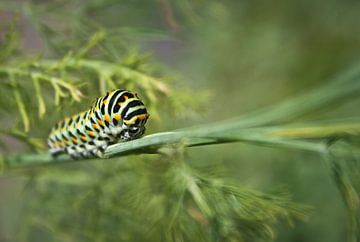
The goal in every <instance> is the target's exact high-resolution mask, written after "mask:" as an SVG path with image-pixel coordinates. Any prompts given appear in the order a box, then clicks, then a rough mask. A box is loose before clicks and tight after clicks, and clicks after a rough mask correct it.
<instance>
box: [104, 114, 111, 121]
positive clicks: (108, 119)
mask: <svg viewBox="0 0 360 242" xmlns="http://www.w3.org/2000/svg"><path fill="white" fill-rule="evenodd" d="M104 119H105V121H106V122H108V123H109V122H110V117H109V115H105V116H104Z"/></svg>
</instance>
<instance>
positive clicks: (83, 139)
mask: <svg viewBox="0 0 360 242" xmlns="http://www.w3.org/2000/svg"><path fill="white" fill-rule="evenodd" d="M79 137H80V139H81V140H82V141H84V142H86V141H87V139H86V137H85V136H84V135H80V136H79Z"/></svg>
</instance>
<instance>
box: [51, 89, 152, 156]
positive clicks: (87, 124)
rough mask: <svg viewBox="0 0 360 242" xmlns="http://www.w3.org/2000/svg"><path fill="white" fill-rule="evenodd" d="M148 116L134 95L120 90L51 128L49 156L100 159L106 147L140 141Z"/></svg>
mask: <svg viewBox="0 0 360 242" xmlns="http://www.w3.org/2000/svg"><path fill="white" fill-rule="evenodd" d="M148 117H149V114H148V113H147V110H146V108H145V106H144V104H143V102H141V101H140V99H139V98H138V96H137V95H136V94H133V93H131V92H129V91H126V90H123V89H118V90H115V91H112V92H108V93H107V94H106V95H105V96H103V97H100V98H97V99H96V101H95V103H94V105H92V106H91V107H90V109H89V110H87V111H85V112H82V113H79V114H76V115H73V116H71V117H70V118H66V119H65V120H63V121H60V122H59V123H57V124H56V125H55V126H54V127H53V129H52V130H51V132H50V135H49V138H48V146H49V151H50V154H51V155H52V156H53V157H56V156H57V155H59V154H62V153H67V154H69V155H70V156H71V157H72V158H74V159H79V158H89V157H94V156H98V157H102V155H103V152H104V150H105V149H106V147H107V146H109V145H111V144H114V143H116V142H118V141H119V140H120V141H128V140H133V139H137V138H140V137H141V136H142V135H143V134H144V132H145V123H146V121H147V119H148Z"/></svg>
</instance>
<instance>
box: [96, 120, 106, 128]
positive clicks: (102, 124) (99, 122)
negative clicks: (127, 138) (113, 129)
mask: <svg viewBox="0 0 360 242" xmlns="http://www.w3.org/2000/svg"><path fill="white" fill-rule="evenodd" d="M97 122H98V124H100V126H101V127H104V126H105V124H104V122H103V121H101V120H100V119H98V120H97Z"/></svg>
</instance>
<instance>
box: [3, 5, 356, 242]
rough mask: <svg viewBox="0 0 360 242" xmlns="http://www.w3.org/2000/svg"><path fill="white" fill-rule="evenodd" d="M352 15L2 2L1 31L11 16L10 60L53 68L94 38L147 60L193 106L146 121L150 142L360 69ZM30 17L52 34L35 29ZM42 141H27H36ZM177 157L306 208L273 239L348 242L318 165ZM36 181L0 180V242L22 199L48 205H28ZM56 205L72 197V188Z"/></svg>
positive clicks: (279, 157)
mask: <svg viewBox="0 0 360 242" xmlns="http://www.w3.org/2000/svg"><path fill="white" fill-rule="evenodd" d="M359 13H360V2H358V1H351V0H347V1H335V0H327V1H325V0H315V1H314V0H313V1H308V0H304V1H287V0H279V1H265V0H259V1H242V0H241V1H239V0H224V1H213V0H208V1H203V0H157V1H155V0H154V1H144V0H142V1H141V0H117V1H116V0H115V1H114V0H91V1H86V0H84V1H81V0H73V1H66V0H62V1H41V0H33V1H6V0H2V1H1V2H0V25H1V27H6V26H9V25H10V24H11V22H12V19H13V16H14V15H16V14H17V15H18V16H19V18H18V27H19V31H20V33H21V38H20V39H21V42H20V43H21V48H20V51H21V52H23V53H27V54H29V55H41V56H44V57H50V58H53V57H55V58H56V57H57V56H61V55H62V54H65V53H66V52H67V50H68V49H71V48H77V47H79V46H81V43H84V40H86V38H89V36H90V34H92V33H93V32H96V31H98V30H99V29H103V30H105V31H107V33H108V34H107V37H106V38H110V39H111V40H112V41H113V42H114V43H116V44H114V48H115V49H114V53H116V55H119V58H121V57H122V56H121V54H122V52H121V51H122V50H123V49H126V50H128V51H129V50H130V51H129V52H131V51H133V52H134V53H151V55H152V58H153V61H154V63H156V64H154V65H157V66H158V67H159V69H160V70H162V71H163V72H165V73H167V75H168V76H171V78H172V84H171V85H172V88H173V89H174V90H180V91H181V92H187V91H189V93H191V95H192V97H193V98H194V100H200V101H199V103H200V104H196V105H197V108H196V109H195V110H193V109H192V108H189V110H187V109H186V108H185V109H184V110H183V111H182V112H181V113H180V114H179V113H178V114H177V115H175V116H171V115H162V113H161V112H171V111H168V110H167V111H166V110H164V111H160V118H161V119H160V120H161V121H159V120H157V121H156V120H155V121H151V120H150V122H152V123H151V124H150V125H151V126H150V127H151V128H150V129H149V133H155V132H160V131H169V130H173V129H176V128H183V127H188V126H192V125H197V124H205V123H210V122H213V121H221V120H225V119H229V118H232V117H236V116H240V115H241V114H245V113H247V112H250V111H253V110H255V109H258V108H262V107H266V106H269V105H271V104H275V103H278V102H281V101H282V100H286V99H287V98H290V97H292V96H295V95H298V94H302V93H305V92H307V91H308V90H311V89H313V88H316V87H318V86H321V85H326V84H327V83H326V80H327V79H328V77H331V76H333V75H334V74H336V73H338V72H340V71H342V70H343V69H345V68H347V67H348V66H351V65H352V64H353V63H355V62H357V61H358V59H359V56H360V45H359V43H360V29H359V23H360V14H359ZM39 19H41V21H43V22H47V23H49V24H50V25H51V26H52V27H53V28H54V29H53V30H52V31H50V30H49V31H47V32H46V31H44V29H42V28H41V27H39V25H38V22H36V21H38V20H39ZM3 36H4V32H0V38H3ZM187 101H188V102H187V103H188V104H187V105H192V100H191V99H190V100H187ZM194 102H195V101H194ZM196 102H197V101H196ZM359 104H360V103H359V100H357V101H356V100H355V101H350V102H347V103H346V104H342V105H335V106H333V107H330V108H329V109H326V110H320V111H318V112H316V113H312V114H311V115H309V116H307V117H304V120H305V119H306V120H314V121H316V120H323V119H335V118H341V117H358V115H359ZM84 106H87V104H85V105H84ZM75 109H76V108H75ZM61 114H64V115H65V114H66V115H68V114H70V113H69V111H68V110H62V111H61ZM59 116H61V115H59ZM49 120H51V117H50V118H49ZM301 121H302V120H301V119H299V120H295V121H294V122H295V123H296V122H301ZM49 122H50V121H49ZM49 125H51V123H50V124H49ZM48 131H49V130H43V131H42V132H40V133H38V134H35V135H36V137H39V138H43V139H44V140H45V139H46V135H47V132H48ZM4 140H5V141H6V142H10V145H8V146H10V151H11V152H25V151H27V150H26V148H24V147H23V146H22V145H21V144H19V143H18V142H17V141H16V140H13V139H10V138H6V137H5V138H4ZM4 152H5V151H4ZM186 156H187V157H188V158H187V159H188V160H189V162H191V163H192V164H194V166H199V167H202V166H211V165H214V166H216V167H220V168H221V169H222V172H223V174H225V176H227V177H231V178H232V179H235V180H236V181H237V182H239V183H240V184H242V185H244V186H247V187H251V188H254V189H258V190H261V191H271V190H272V189H275V188H276V187H281V186H286V187H287V189H288V190H289V192H290V194H291V195H292V198H293V200H294V201H296V202H299V203H303V204H308V205H311V206H313V212H312V213H311V215H310V217H309V218H308V219H307V221H305V222H296V223H295V224H294V225H293V226H289V225H288V224H287V223H286V222H280V223H279V224H277V227H276V231H277V232H276V234H275V241H308V242H311V241H314V242H315V241H329V242H335V241H344V239H345V238H346V234H347V214H346V209H345V205H344V204H343V201H342V199H341V196H340V194H339V192H338V190H337V189H336V186H335V185H334V182H333V180H332V179H331V175H330V171H329V169H328V167H327V165H326V163H325V162H324V160H323V158H322V157H320V156H318V155H314V154H313V153H307V152H303V151H298V150H288V149H277V148H269V147H262V146H256V145H250V144H241V143H235V144H223V145H215V146H208V147H196V148H190V149H188V151H187V155H186ZM73 166H76V169H82V168H81V165H73ZM70 167H71V166H70ZM119 176H121V174H120V173H119ZM35 177H36V172H34V174H33V173H32V171H30V172H27V173H26V174H25V175H24V174H21V175H19V174H12V173H11V174H5V175H3V177H1V178H0V194H1V195H0V241H16V240H13V238H14V234H17V233H20V232H19V230H18V229H19V227H24V223H26V222H24V218H26V216H25V214H27V213H28V212H27V210H28V209H29V208H27V203H28V202H29V200H32V203H38V208H39V207H40V208H41V206H44V207H45V206H46V205H45V204H42V203H46V204H48V205H49V206H51V204H50V202H47V200H46V199H45V198H44V197H37V196H38V194H39V192H37V193H35V192H34V193H33V194H34V196H29V193H30V194H31V191H32V189H33V188H27V186H30V187H31V181H29V180H32V179H36V178H35ZM29 184H30V185H29ZM53 188H54V189H55V190H56V189H57V186H55V185H54V187H53ZM27 189H30V190H27ZM24 193H25V194H27V195H24ZM40 194H41V192H40ZM42 194H44V193H42ZM65 195H67V196H70V197H74V199H76V196H77V195H76V194H74V193H72V192H71V190H69V191H68V194H65ZM65 195H64V196H65ZM44 196H45V195H44ZM88 206H91V204H89V205H88ZM55 207H56V206H54V209H55ZM56 209H64V211H67V210H66V208H56ZM45 210H46V209H45ZM36 211H37V212H39V213H40V212H41V209H38V210H36ZM30 214H31V213H30ZM71 222H72V221H71V220H69V221H68V223H71ZM114 226H115V225H114ZM25 227H27V226H25ZM115 228H116V226H115ZM25 230H26V229H22V230H21V231H22V232H21V233H24V234H26V233H29V234H30V236H28V237H27V236H24V237H23V238H27V239H28V241H66V240H63V239H64V238H63V237H62V239H59V238H56V236H49V235H46V233H45V235H44V232H43V231H41V229H38V230H36V229H28V230H31V231H30V232H29V231H27V232H24V231H25ZM54 233H55V234H56V231H55V232H54ZM50 238H52V239H50ZM75 238H76V237H75ZM67 239H68V241H83V240H76V239H75V240H73V239H74V238H71V236H69V238H67ZM124 240H126V239H124ZM84 241H86V240H84ZM98 241H101V239H99V240H98Z"/></svg>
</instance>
